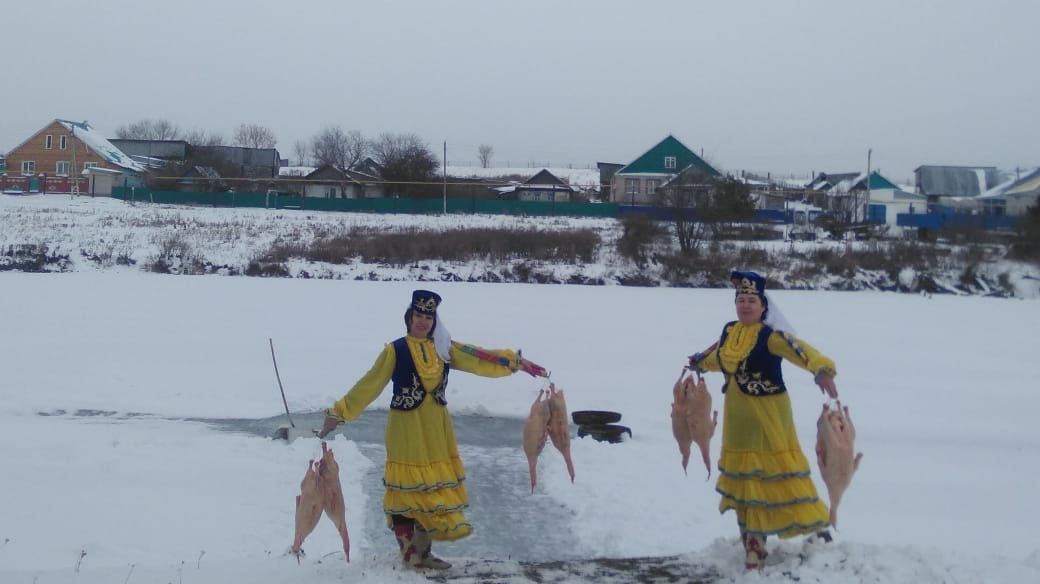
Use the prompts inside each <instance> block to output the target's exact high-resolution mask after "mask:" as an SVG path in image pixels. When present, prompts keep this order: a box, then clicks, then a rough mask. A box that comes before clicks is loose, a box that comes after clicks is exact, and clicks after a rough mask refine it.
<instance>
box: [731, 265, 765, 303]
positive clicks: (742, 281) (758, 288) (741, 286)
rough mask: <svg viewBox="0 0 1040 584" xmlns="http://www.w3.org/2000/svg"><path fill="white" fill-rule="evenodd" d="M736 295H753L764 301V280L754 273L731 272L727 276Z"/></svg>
mask: <svg viewBox="0 0 1040 584" xmlns="http://www.w3.org/2000/svg"><path fill="white" fill-rule="evenodd" d="M729 279H730V281H731V282H733V287H734V288H736V289H737V294H754V295H755V296H758V297H759V298H761V299H762V302H763V303H765V301H766V279H765V278H764V277H762V276H760V275H758V274H757V273H755V272H736V271H735V272H733V273H732V274H730V275H729Z"/></svg>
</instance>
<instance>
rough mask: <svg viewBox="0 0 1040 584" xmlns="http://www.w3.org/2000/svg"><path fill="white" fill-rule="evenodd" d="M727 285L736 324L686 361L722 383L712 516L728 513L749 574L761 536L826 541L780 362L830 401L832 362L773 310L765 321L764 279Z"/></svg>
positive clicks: (751, 275)
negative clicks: (732, 291)
mask: <svg viewBox="0 0 1040 584" xmlns="http://www.w3.org/2000/svg"><path fill="white" fill-rule="evenodd" d="M730 278H731V280H732V281H733V285H734V286H735V287H736V300H735V303H736V311H737V320H736V321H733V322H730V323H728V324H726V326H725V327H723V330H722V336H721V338H720V339H719V341H718V343H717V344H716V345H713V346H712V347H711V348H710V349H709V350H707V351H705V352H703V353H697V354H696V355H693V356H691V357H690V368H691V369H694V370H697V371H721V372H722V373H724V374H725V376H726V381H725V386H724V387H723V390H722V391H723V392H724V393H725V405H724V413H723V425H722V453H721V455H720V456H719V479H718V482H717V483H716V490H717V491H718V492H719V494H720V495H722V500H721V502H720V503H719V512H721V513H725V512H726V511H728V510H730V509H732V510H734V511H735V512H736V515H737V525H738V526H739V528H740V538H741V541H742V542H743V544H744V550H745V557H746V560H745V564H746V566H747V568H748V569H755V568H759V567H761V565H762V561H763V560H764V559H765V557H766V550H765V543H766V536H768V535H777V536H779V537H781V538H788V537H794V536H797V535H805V534H811V535H812V536H813V538H814V540H815V541H822V542H829V541H830V540H831V536H830V533H829V531H827V528H828V527H829V523H828V511H827V506H826V505H825V504H824V503H823V502H822V501H821V500H820V499H819V497H818V496H817V494H816V487H815V486H814V485H813V482H812V479H811V478H810V477H809V461H808V460H807V459H806V457H805V454H804V453H803V452H802V448H801V446H800V445H799V443H798V435H797V433H796V431H795V426H794V417H793V415H792V413H791V398H790V396H789V395H788V394H787V388H786V386H785V385H784V380H783V376H782V374H781V370H780V369H781V368H780V363H781V360H783V359H786V360H787V361H789V362H791V363H793V364H795V365H797V366H798V367H800V368H802V369H805V370H806V371H809V372H810V373H812V374H813V375H814V376H815V381H816V384H817V385H819V386H820V390H821V391H823V392H824V393H825V394H827V395H828V396H830V397H833V398H836V397H837V396H838V390H837V387H836V386H835V385H834V376H835V374H836V371H835V367H834V362H833V361H831V360H830V359H829V358H827V357H826V356H824V355H823V354H821V353H820V352H819V351H817V350H816V349H814V348H813V347H811V346H809V345H808V344H807V343H805V342H803V341H801V340H799V339H797V338H795V337H794V335H793V334H792V331H791V329H790V326H789V325H787V323H786V321H783V317H782V315H779V314H778V309H776V310H774V311H773V312H774V314H773V315H770V314H769V313H770V308H769V299H768V297H767V296H766V292H765V285H766V280H765V278H763V277H762V276H760V275H758V274H756V273H755V272H733V273H732V274H731V276H730ZM777 321H779V322H777ZM771 325H773V326H771Z"/></svg>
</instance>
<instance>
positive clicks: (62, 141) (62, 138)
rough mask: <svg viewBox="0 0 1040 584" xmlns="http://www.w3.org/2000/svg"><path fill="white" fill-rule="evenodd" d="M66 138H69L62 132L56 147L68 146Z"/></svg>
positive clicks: (63, 147)
mask: <svg viewBox="0 0 1040 584" xmlns="http://www.w3.org/2000/svg"><path fill="white" fill-rule="evenodd" d="M68 138H69V137H68V136H66V135H64V134H62V135H61V136H60V137H59V138H58V148H61V149H62V150H64V149H66V148H68V145H69V141H68Z"/></svg>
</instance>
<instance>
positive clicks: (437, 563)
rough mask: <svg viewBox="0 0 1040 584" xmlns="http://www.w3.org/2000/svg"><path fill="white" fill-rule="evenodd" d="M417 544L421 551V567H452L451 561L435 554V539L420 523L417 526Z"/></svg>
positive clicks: (444, 568) (442, 568)
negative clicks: (446, 560) (431, 537)
mask: <svg viewBox="0 0 1040 584" xmlns="http://www.w3.org/2000/svg"><path fill="white" fill-rule="evenodd" d="M415 546H416V550H417V551H418V552H419V567H420V568H430V569H433V570H447V569H448V568H450V567H451V563H449V562H445V561H444V560H442V559H440V558H438V557H437V556H435V555H433V550H432V548H433V540H431V539H430V534H429V532H427V531H426V530H425V529H423V528H422V526H420V525H416V526H415Z"/></svg>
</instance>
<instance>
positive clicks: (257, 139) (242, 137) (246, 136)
mask: <svg viewBox="0 0 1040 584" xmlns="http://www.w3.org/2000/svg"><path fill="white" fill-rule="evenodd" d="M277 143H278V140H277V139H276V138H275V137H274V132H272V131H271V129H270V128H268V127H266V126H261V125H259V124H240V125H239V126H238V129H236V130H235V145H236V146H245V147H246V148H274V145H275V144H277Z"/></svg>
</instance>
